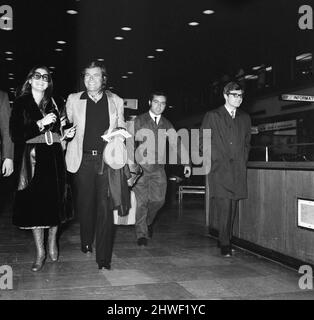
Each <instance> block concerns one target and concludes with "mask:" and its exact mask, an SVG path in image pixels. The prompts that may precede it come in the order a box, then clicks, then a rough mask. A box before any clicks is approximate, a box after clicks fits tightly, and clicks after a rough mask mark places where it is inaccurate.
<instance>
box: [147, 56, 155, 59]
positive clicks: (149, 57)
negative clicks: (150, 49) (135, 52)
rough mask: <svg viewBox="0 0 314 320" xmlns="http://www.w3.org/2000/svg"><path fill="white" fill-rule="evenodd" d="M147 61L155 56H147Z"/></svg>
mask: <svg viewBox="0 0 314 320" xmlns="http://www.w3.org/2000/svg"><path fill="white" fill-rule="evenodd" d="M147 58H148V59H154V58H155V56H147Z"/></svg>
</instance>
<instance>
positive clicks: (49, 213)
mask: <svg viewBox="0 0 314 320" xmlns="http://www.w3.org/2000/svg"><path fill="white" fill-rule="evenodd" d="M52 89H53V83H52V79H51V75H50V73H49V70H48V68H46V67H38V68H33V69H32V70H31V71H30V72H29V74H28V76H27V78H26V81H25V83H24V85H23V86H22V89H21V92H20V93H19V94H18V96H17V99H16V101H15V102H14V105H13V110H12V115H11V119H10V130H11V135H12V139H13V141H14V143H15V146H16V155H17V171H18V172H17V174H18V180H19V181H18V191H17V193H16V196H15V202H14V210H13V224H15V225H16V226H18V227H20V228H22V229H32V231H33V236H34V240H35V245H36V253H37V254H36V260H35V262H34V263H33V265H32V271H39V270H40V269H41V268H42V267H43V265H44V261H45V259H46V254H45V248H44V229H45V228H47V229H49V236H48V246H49V255H50V258H51V260H52V261H57V260H58V247H57V243H56V234H57V230H58V225H59V224H60V223H61V222H63V221H64V220H65V183H66V170H65V162H64V156H63V149H62V145H61V140H60V139H61V136H62V132H61V131H62V126H61V120H60V119H61V111H60V108H61V107H63V106H62V105H60V104H59V106H57V104H56V102H55V100H54V99H53V98H52ZM73 134H74V132H73V130H72V129H70V130H68V131H67V135H68V137H70V136H71V135H73Z"/></svg>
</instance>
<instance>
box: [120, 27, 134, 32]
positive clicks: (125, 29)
mask: <svg viewBox="0 0 314 320" xmlns="http://www.w3.org/2000/svg"><path fill="white" fill-rule="evenodd" d="M121 30H123V31H131V30H132V28H130V27H122V28H121Z"/></svg>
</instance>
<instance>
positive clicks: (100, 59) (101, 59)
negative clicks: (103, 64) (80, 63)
mask: <svg viewBox="0 0 314 320" xmlns="http://www.w3.org/2000/svg"><path fill="white" fill-rule="evenodd" d="M97 61H105V59H103V58H98V59H97Z"/></svg>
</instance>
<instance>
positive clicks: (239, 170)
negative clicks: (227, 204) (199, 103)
mask: <svg viewBox="0 0 314 320" xmlns="http://www.w3.org/2000/svg"><path fill="white" fill-rule="evenodd" d="M201 129H211V169H210V172H209V174H208V175H209V193H210V195H209V196H210V197H219V198H227V199H233V200H239V199H245V198H247V174H246V173H247V169H246V166H247V160H248V155H249V148H250V139H251V119H250V117H249V115H248V114H247V113H246V112H244V111H242V110H241V109H239V108H238V109H237V111H236V116H235V119H232V117H231V116H230V114H229V112H228V111H227V109H226V108H225V106H221V107H219V108H217V109H215V110H211V111H209V112H207V113H206V114H205V116H204V119H203V122H202V127H201ZM201 140H202V139H201ZM204 143H210V141H206V142H204ZM201 145H202V144H201Z"/></svg>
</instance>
